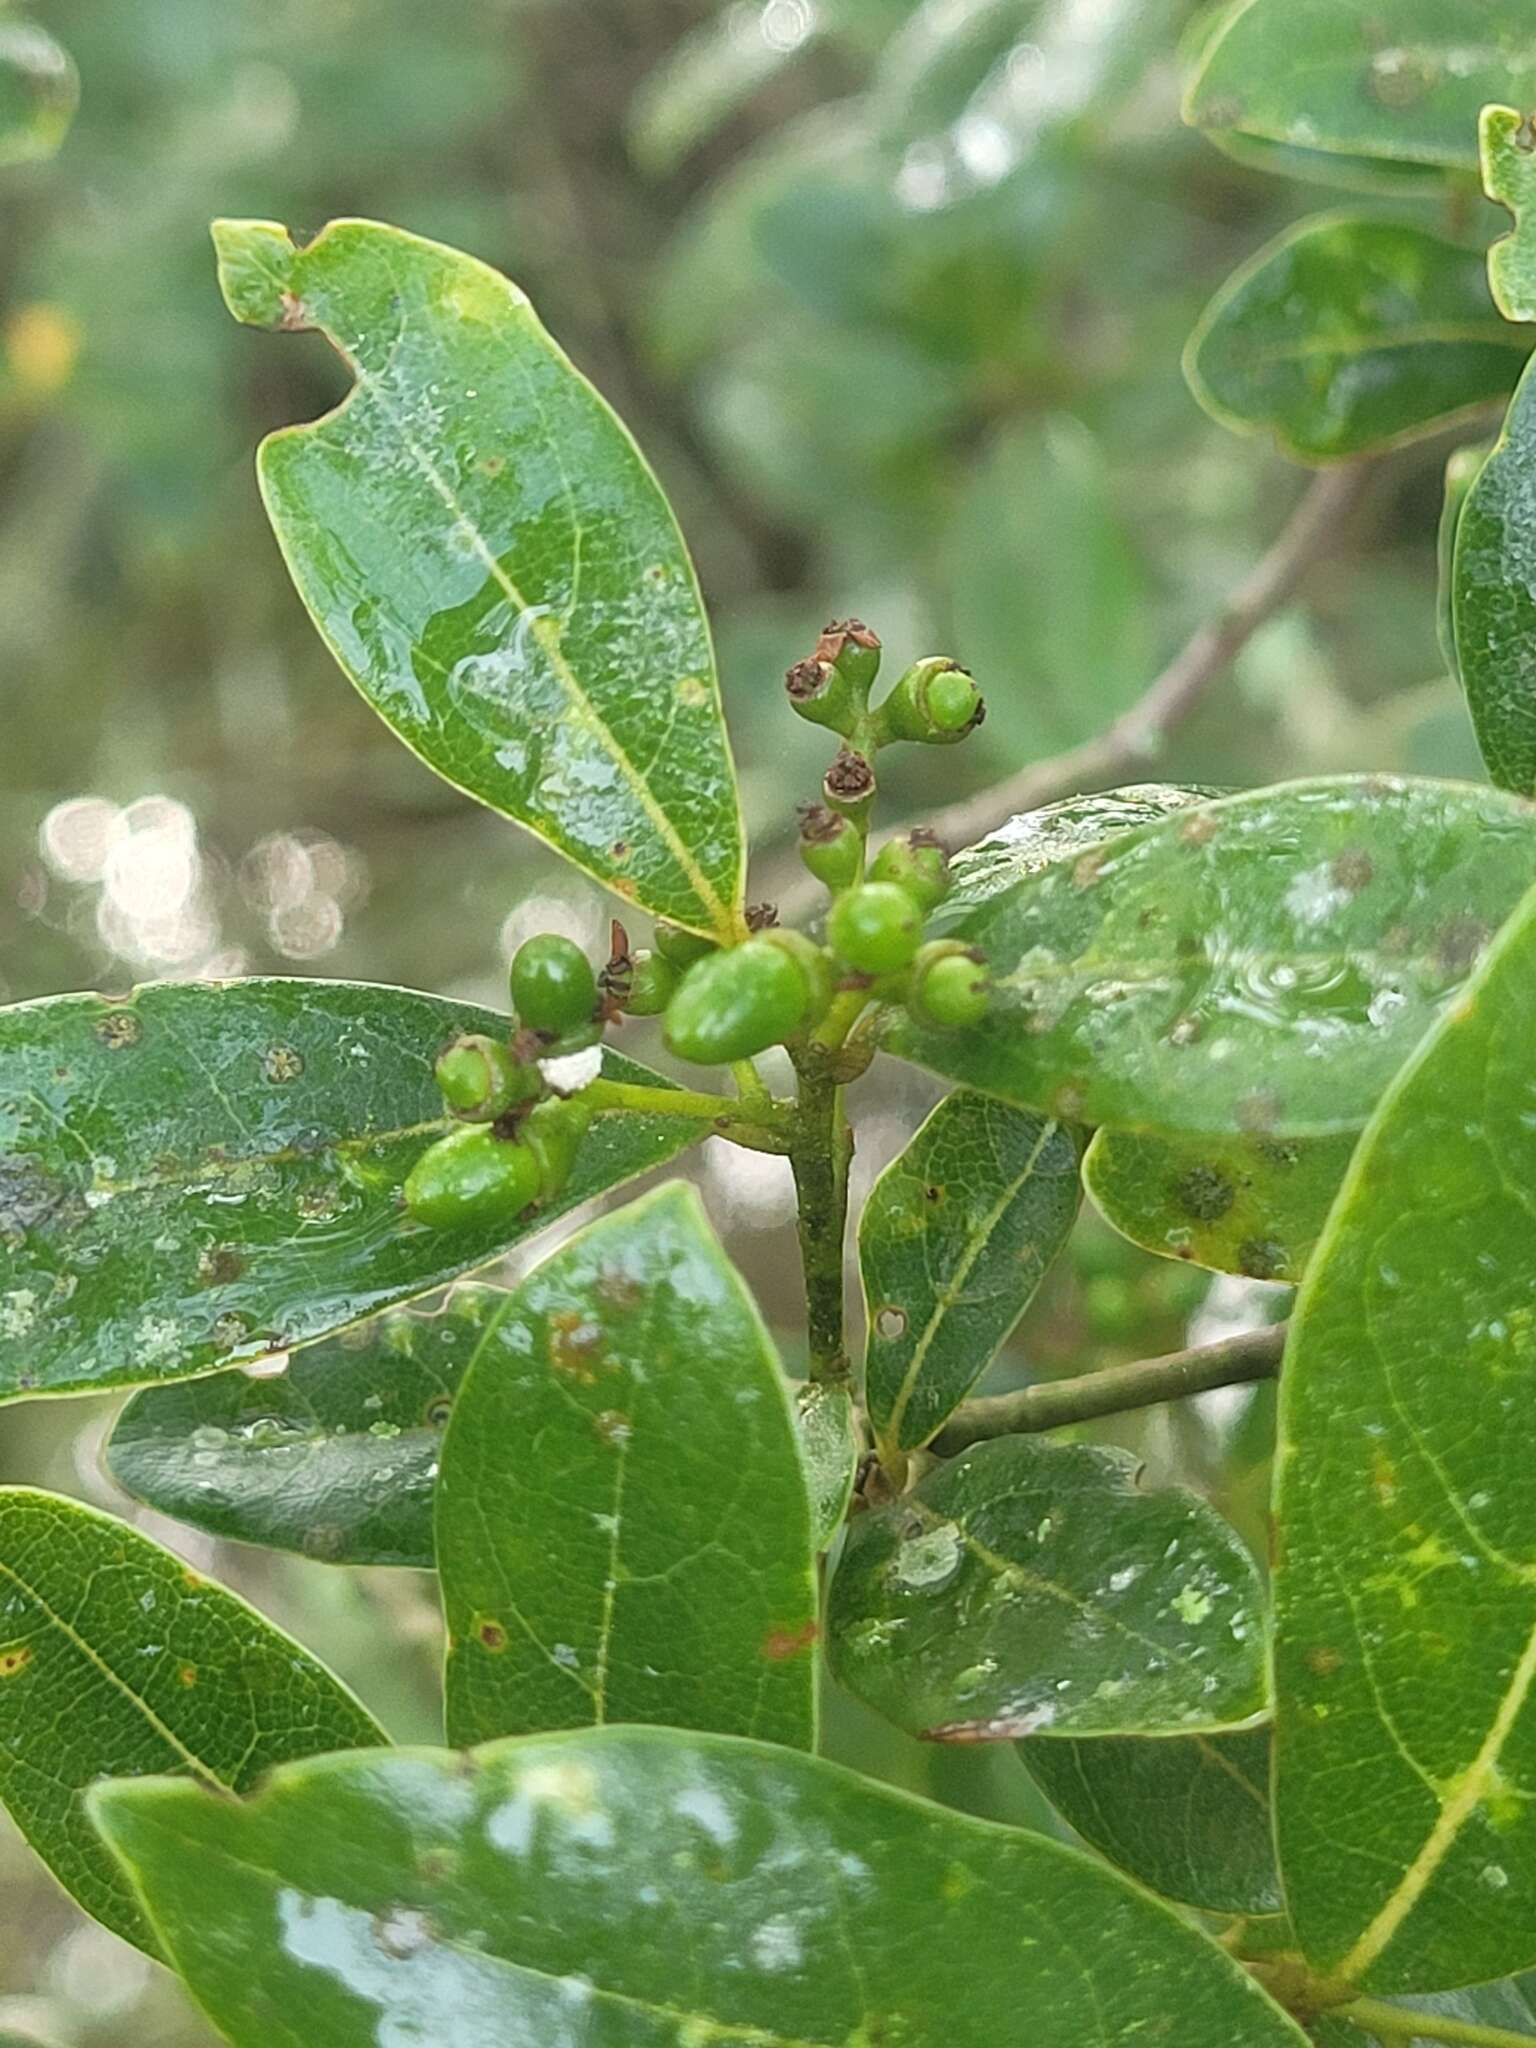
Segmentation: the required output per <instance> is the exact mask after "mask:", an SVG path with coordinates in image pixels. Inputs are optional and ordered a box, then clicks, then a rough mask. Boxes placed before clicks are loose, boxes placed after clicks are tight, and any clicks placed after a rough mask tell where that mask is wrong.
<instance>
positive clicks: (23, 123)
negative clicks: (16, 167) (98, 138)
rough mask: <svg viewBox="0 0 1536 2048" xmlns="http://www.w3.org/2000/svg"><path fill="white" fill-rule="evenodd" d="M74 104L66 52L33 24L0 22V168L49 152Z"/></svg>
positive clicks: (75, 85) (76, 88)
mask: <svg viewBox="0 0 1536 2048" xmlns="http://www.w3.org/2000/svg"><path fill="white" fill-rule="evenodd" d="M79 104H80V80H79V77H78V76H77V74H76V71H75V66H74V62H73V60H72V59H71V57H70V55H69V52H68V51H67V50H63V49H60V47H59V45H58V44H57V43H56V42H55V41H54V39H53V37H52V36H50V35H48V34H47V33H46V32H45V31H44V30H43V29H40V28H38V27H37V25H36V24H35V23H34V22H30V21H22V20H19V19H17V18H16V17H14V16H7V17H6V18H5V19H4V20H0V167H8V166H10V165H12V164H25V163H35V162H37V161H38V160H39V159H40V158H43V157H50V156H52V155H53V153H54V151H55V150H56V149H57V148H58V146H59V144H60V143H61V142H62V141H63V140H64V137H65V136H66V135H67V134H68V133H69V126H70V123H71V122H72V121H73V120H74V118H75V109H76V107H77V106H78V105H79Z"/></svg>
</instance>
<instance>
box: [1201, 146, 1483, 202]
mask: <svg viewBox="0 0 1536 2048" xmlns="http://www.w3.org/2000/svg"><path fill="white" fill-rule="evenodd" d="M1205 132H1206V134H1207V136H1208V137H1209V138H1210V140H1211V141H1212V142H1214V143H1215V145H1216V147H1217V148H1218V149H1219V150H1220V151H1221V153H1222V154H1223V156H1229V157H1231V159H1232V161H1233V162H1234V163H1239V164H1246V165H1248V167H1249V168H1250V169H1251V170H1255V171H1263V172H1265V174H1266V175H1267V176H1269V177H1273V178H1299V179H1300V180H1301V182H1302V183H1303V184H1306V185H1331V186H1333V187H1334V188H1335V189H1336V190H1338V191H1342V192H1361V193H1369V194H1371V195H1373V196H1379V197H1384V198H1388V199H1443V198H1445V197H1446V196H1447V194H1448V193H1449V192H1450V191H1451V190H1452V188H1453V185H1454V181H1455V178H1456V176H1457V173H1456V172H1454V171H1452V170H1450V169H1448V168H1447V167H1446V166H1445V165H1444V164H1416V163H1409V162H1406V161H1401V162H1400V161H1398V160H1397V159H1395V158H1392V157H1384V156H1344V155H1342V154H1340V153H1339V152H1338V151H1336V150H1326V149H1304V148H1301V147H1300V146H1299V145H1297V144H1296V143H1293V142H1271V141H1269V140H1268V139H1267V138H1266V137H1264V136H1262V135H1245V134H1244V133H1243V132H1242V130H1241V129H1239V128H1208V129H1207V130H1206V131H1205Z"/></svg>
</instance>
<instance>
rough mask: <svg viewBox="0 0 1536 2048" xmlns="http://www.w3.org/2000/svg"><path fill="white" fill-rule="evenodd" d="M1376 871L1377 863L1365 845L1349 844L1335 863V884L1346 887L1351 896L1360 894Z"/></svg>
mask: <svg viewBox="0 0 1536 2048" xmlns="http://www.w3.org/2000/svg"><path fill="white" fill-rule="evenodd" d="M1375 873H1376V863H1375V862H1374V861H1373V860H1372V859H1371V856H1370V855H1369V854H1368V853H1367V852H1366V851H1365V850H1364V848H1363V847H1358V846H1347V847H1345V849H1344V851H1343V852H1342V853H1341V854H1339V855H1338V857H1337V858H1336V859H1335V861H1334V863H1333V869H1332V874H1333V879H1334V883H1335V885H1336V886H1337V887H1338V888H1340V889H1345V890H1347V891H1348V892H1349V894H1350V895H1351V896H1358V895H1359V894H1360V891H1361V890H1362V889H1364V888H1366V887H1367V886H1368V885H1369V884H1370V882H1371V881H1372V879H1373V878H1374V876H1375Z"/></svg>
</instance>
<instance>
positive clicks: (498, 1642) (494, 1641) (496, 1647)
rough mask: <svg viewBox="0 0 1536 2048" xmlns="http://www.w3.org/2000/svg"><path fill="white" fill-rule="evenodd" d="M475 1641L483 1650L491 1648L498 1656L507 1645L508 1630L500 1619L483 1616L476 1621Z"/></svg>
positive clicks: (495, 1655) (491, 1651)
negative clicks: (494, 1619)
mask: <svg viewBox="0 0 1536 2048" xmlns="http://www.w3.org/2000/svg"><path fill="white" fill-rule="evenodd" d="M475 1641H476V1642H477V1643H478V1644H479V1645H480V1647H481V1649H482V1650H489V1651H490V1653H491V1655H492V1656H493V1657H498V1656H500V1654H501V1652H502V1651H503V1650H504V1649H505V1648H506V1647H507V1632H506V1630H505V1629H504V1628H503V1627H502V1625H501V1623H500V1622H499V1621H492V1620H490V1619H489V1618H488V1617H484V1616H483V1617H482V1618H481V1619H480V1620H479V1621H477V1622H476V1623H475Z"/></svg>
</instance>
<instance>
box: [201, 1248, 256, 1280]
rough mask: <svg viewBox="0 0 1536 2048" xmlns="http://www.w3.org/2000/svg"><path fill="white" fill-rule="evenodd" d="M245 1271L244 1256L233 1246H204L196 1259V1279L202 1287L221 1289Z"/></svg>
mask: <svg viewBox="0 0 1536 2048" xmlns="http://www.w3.org/2000/svg"><path fill="white" fill-rule="evenodd" d="M244 1271H245V1256H244V1254H243V1253H241V1252H238V1251H236V1250H235V1248H234V1246H233V1245H228V1244H221V1245H206V1246H204V1248H203V1250H202V1251H201V1252H199V1254H198V1259H197V1277H198V1281H199V1284H200V1285H202V1286H204V1287H223V1286H226V1285H227V1284H228V1283H229V1282H230V1281H231V1280H238V1279H239V1278H240V1275H241V1274H242V1273H243V1272H244Z"/></svg>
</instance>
